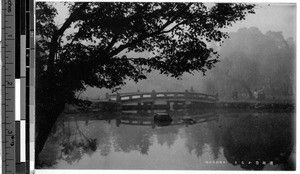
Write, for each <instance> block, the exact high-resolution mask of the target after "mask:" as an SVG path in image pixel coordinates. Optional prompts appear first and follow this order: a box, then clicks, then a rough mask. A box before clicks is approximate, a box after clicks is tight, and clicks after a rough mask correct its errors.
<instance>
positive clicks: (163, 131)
mask: <svg viewBox="0 0 300 174" xmlns="http://www.w3.org/2000/svg"><path fill="white" fill-rule="evenodd" d="M178 131H179V130H178V127H174V126H166V127H162V128H160V129H155V130H154V132H155V134H156V135H157V142H158V144H160V145H163V144H165V143H166V144H167V146H168V147H169V148H170V147H171V146H172V145H173V144H174V142H175V140H176V139H177V138H178Z"/></svg>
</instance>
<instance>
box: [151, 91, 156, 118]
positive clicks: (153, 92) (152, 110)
mask: <svg viewBox="0 0 300 174" xmlns="http://www.w3.org/2000/svg"><path fill="white" fill-rule="evenodd" d="M151 98H152V99H153V100H152V102H151V114H153V113H154V102H155V98H156V92H155V90H152V94H151Z"/></svg>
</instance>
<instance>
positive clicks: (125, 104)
mask: <svg viewBox="0 0 300 174" xmlns="http://www.w3.org/2000/svg"><path fill="white" fill-rule="evenodd" d="M106 100H109V101H116V102H119V103H121V105H122V110H123V111H128V110H137V111H141V110H144V111H145V110H151V111H154V110H179V109H197V108H199V107H209V106H212V105H213V104H215V103H216V102H217V101H218V96H217V95H209V94H203V93H195V92H188V91H185V92H156V91H154V90H153V91H152V92H133V93H117V94H113V95H109V94H106Z"/></svg>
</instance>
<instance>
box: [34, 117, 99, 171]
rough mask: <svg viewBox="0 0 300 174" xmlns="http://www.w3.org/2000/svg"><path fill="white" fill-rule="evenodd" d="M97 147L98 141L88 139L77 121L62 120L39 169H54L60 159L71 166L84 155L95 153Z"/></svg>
mask: <svg viewBox="0 0 300 174" xmlns="http://www.w3.org/2000/svg"><path fill="white" fill-rule="evenodd" d="M72 123H74V124H72ZM97 146H98V143H97V139H96V138H89V137H87V136H86V135H85V133H83V132H82V131H81V129H80V127H79V125H78V121H77V120H76V119H75V121H74V122H72V121H66V122H64V121H63V120H60V121H58V122H57V123H56V126H55V129H53V131H52V134H51V136H50V137H49V139H48V140H47V143H46V146H45V148H44V150H43V151H42V153H41V155H40V156H41V157H40V164H38V165H37V167H38V168H41V167H46V166H47V167H52V166H54V165H55V164H57V162H56V161H57V160H59V159H62V160H65V161H66V162H68V163H69V164H72V163H73V162H75V161H77V162H78V161H79V160H80V159H81V158H82V156H83V155H84V154H89V155H91V154H92V153H94V152H95V151H96V150H97ZM54 149H56V150H54ZM49 157H50V158H49Z"/></svg>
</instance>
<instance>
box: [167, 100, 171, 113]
mask: <svg viewBox="0 0 300 174" xmlns="http://www.w3.org/2000/svg"><path fill="white" fill-rule="evenodd" d="M170 110H171V102H169V101H167V111H170Z"/></svg>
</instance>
